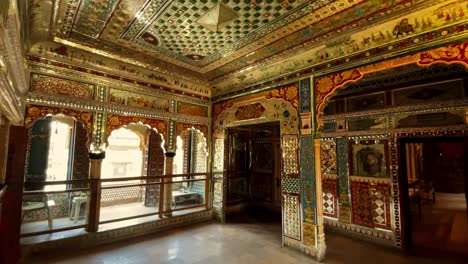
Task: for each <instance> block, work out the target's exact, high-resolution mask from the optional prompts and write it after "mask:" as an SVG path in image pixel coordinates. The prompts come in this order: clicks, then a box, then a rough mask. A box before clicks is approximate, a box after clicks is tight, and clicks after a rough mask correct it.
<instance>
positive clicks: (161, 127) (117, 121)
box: [106, 114, 167, 138]
mask: <svg viewBox="0 0 468 264" xmlns="http://www.w3.org/2000/svg"><path fill="white" fill-rule="evenodd" d="M138 122H141V123H143V124H145V125H149V126H150V127H151V128H156V129H157V130H158V133H161V134H163V136H164V137H165V138H166V136H167V121H165V120H158V119H150V118H143V117H134V116H120V115H114V114H112V115H109V116H108V117H107V126H106V134H107V136H109V135H110V133H111V132H112V131H113V130H115V129H117V128H119V127H122V126H125V125H128V124H130V123H138Z"/></svg>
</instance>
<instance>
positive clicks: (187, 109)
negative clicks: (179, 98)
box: [177, 102, 208, 117]
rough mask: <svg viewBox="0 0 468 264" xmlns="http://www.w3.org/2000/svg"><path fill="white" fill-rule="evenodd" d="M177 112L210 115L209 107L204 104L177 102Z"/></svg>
mask: <svg viewBox="0 0 468 264" xmlns="http://www.w3.org/2000/svg"><path fill="white" fill-rule="evenodd" d="M177 113H183V114H188V115H196V116H204V117H208V107H207V106H203V105H196V104H189V103H184V102H177Z"/></svg>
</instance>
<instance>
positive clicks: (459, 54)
mask: <svg viewBox="0 0 468 264" xmlns="http://www.w3.org/2000/svg"><path fill="white" fill-rule="evenodd" d="M467 47H468V42H466V41H465V42H460V43H456V44H452V45H449V46H446V47H442V48H437V49H432V50H429V51H424V52H420V53H417V54H414V55H408V56H405V57H400V58H395V59H391V60H387V61H383V62H379V63H375V64H371V65H367V66H362V67H360V68H357V69H354V70H346V71H343V72H341V73H334V74H329V75H326V76H323V77H320V78H317V79H316V82H315V93H316V96H317V100H316V120H317V123H318V125H319V126H322V125H323V121H322V115H323V113H322V111H323V107H324V106H325V105H326V102H327V99H328V98H329V97H330V96H331V95H332V94H333V93H334V92H336V91H337V90H339V89H341V88H343V87H345V85H346V83H349V82H356V81H358V80H360V79H362V78H363V77H364V75H366V74H370V73H373V72H378V71H382V70H388V69H391V68H394V67H399V66H403V65H408V64H412V63H417V64H418V65H420V66H430V65H432V64H435V63H445V64H453V63H457V64H462V65H464V66H465V67H468V59H467V58H468V55H467V56H466V57H465V50H466V49H467Z"/></svg>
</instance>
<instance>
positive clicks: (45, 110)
mask: <svg viewBox="0 0 468 264" xmlns="http://www.w3.org/2000/svg"><path fill="white" fill-rule="evenodd" d="M57 114H63V115H65V116H69V117H73V118H74V119H75V120H76V121H78V122H80V123H82V124H83V125H84V126H85V128H86V131H87V132H88V138H91V133H92V125H93V113H90V112H85V111H78V110H73V109H67V108H55V107H50V106H42V105H28V106H27V107H26V116H25V117H24V125H25V126H26V127H28V128H29V127H31V126H32V125H33V124H34V122H35V121H36V120H38V119H42V118H44V117H46V116H47V115H57Z"/></svg>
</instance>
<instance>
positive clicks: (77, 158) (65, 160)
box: [25, 115, 89, 191]
mask: <svg viewBox="0 0 468 264" xmlns="http://www.w3.org/2000/svg"><path fill="white" fill-rule="evenodd" d="M87 140H88V138H87V131H86V129H85V128H84V127H83V126H82V125H81V124H79V123H77V122H76V121H75V120H74V119H73V118H71V117H66V116H64V115H56V116H48V117H46V118H44V119H41V120H38V121H36V122H35V124H34V125H33V126H32V127H31V128H30V129H29V137H28V153H27V155H28V156H27V167H26V177H25V181H26V182H29V181H65V180H70V179H87V178H88V170H89V169H88V165H89V164H88V149H87V146H86V142H87ZM65 188H66V186H65V185H44V186H39V185H35V186H34V187H32V188H26V190H45V191H52V190H63V189H65Z"/></svg>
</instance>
